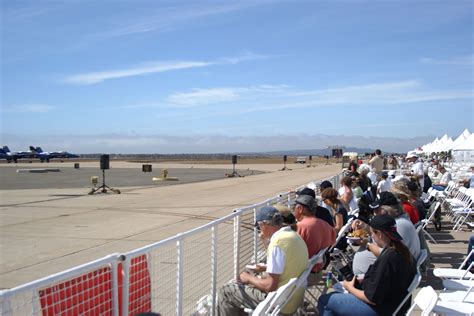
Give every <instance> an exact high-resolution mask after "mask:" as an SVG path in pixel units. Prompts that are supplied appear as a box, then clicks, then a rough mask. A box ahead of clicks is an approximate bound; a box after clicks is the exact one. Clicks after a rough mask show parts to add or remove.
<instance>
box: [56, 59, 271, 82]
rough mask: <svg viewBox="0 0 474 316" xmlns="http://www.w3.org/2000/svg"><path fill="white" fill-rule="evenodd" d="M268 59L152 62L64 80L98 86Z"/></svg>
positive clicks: (72, 76) (73, 76)
mask: <svg viewBox="0 0 474 316" xmlns="http://www.w3.org/2000/svg"><path fill="white" fill-rule="evenodd" d="M263 58H267V56H264V55H258V54H253V53H245V54H242V55H241V56H237V57H228V58H220V59H216V60H212V61H168V62H150V63H146V64H142V65H138V66H133V67H130V68H125V69H117V70H106V71H98V72H88V73H83V74H77V75H71V76H68V77H66V78H65V79H64V82H65V83H69V84H76V85H91V84H97V83H100V82H103V81H106V80H110V79H118V78H125V77H134V76H142V75H146V74H152V73H161V72H167V71H173V70H181V69H191V68H202V67H209V66H214V65H224V64H236V63H239V62H243V61H249V60H256V59H263Z"/></svg>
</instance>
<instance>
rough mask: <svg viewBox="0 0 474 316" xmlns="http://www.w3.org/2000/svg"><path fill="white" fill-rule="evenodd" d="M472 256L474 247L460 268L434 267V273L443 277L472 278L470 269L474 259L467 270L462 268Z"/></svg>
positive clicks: (473, 264)
mask: <svg viewBox="0 0 474 316" xmlns="http://www.w3.org/2000/svg"><path fill="white" fill-rule="evenodd" d="M471 256H474V249H473V250H471V252H469V254H468V255H467V256H466V258H465V259H464V261H463V262H462V263H461V265H460V266H459V268H457V269H452V268H436V269H433V275H434V276H435V277H438V278H441V279H471V278H472V277H473V274H472V273H471V272H470V271H469V270H470V269H471V268H472V267H473V266H474V261H472V262H471V264H470V265H469V267H468V268H467V269H466V270H464V269H462V268H463V267H464V266H465V265H466V263H467V262H468V260H469V259H470V258H471Z"/></svg>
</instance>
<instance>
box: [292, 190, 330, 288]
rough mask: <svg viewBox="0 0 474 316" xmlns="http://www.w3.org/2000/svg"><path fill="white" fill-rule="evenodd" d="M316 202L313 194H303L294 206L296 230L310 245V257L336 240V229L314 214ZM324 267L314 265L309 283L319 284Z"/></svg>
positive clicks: (307, 244)
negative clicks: (313, 208)
mask: <svg viewBox="0 0 474 316" xmlns="http://www.w3.org/2000/svg"><path fill="white" fill-rule="evenodd" d="M314 204H315V201H314V199H313V198H312V197H311V196H309V195H301V196H299V197H297V198H296V200H295V205H294V208H293V215H294V216H295V218H296V221H297V224H296V231H297V232H298V234H299V235H300V236H301V238H303V240H304V242H305V243H306V246H307V247H308V255H309V258H311V257H312V256H314V255H315V254H317V253H318V252H319V251H320V250H321V249H323V248H329V247H330V246H332V245H334V243H335V242H336V230H335V229H334V227H332V226H331V225H329V224H328V223H326V222H325V221H323V220H322V219H319V218H316V217H315V216H314V214H313V212H312V207H313V205H314ZM322 267H323V264H316V265H315V266H314V267H313V269H312V271H311V274H310V276H309V277H308V285H314V284H317V283H318V282H319V281H320V280H321V273H320V272H321V269H322Z"/></svg>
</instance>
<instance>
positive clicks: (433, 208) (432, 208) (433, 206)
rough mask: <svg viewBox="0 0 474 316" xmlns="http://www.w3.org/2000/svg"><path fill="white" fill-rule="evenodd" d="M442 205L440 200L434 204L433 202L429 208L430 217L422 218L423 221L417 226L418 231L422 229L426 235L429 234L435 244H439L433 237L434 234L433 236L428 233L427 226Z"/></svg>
mask: <svg viewBox="0 0 474 316" xmlns="http://www.w3.org/2000/svg"><path fill="white" fill-rule="evenodd" d="M439 206H440V202H434V203H433V204H431V206H430V208H429V210H428V214H429V215H428V218H426V219H422V220H421V223H420V224H419V225H418V227H417V228H416V232H417V233H418V232H419V231H420V230H422V231H423V234H425V235H426V236H428V238H429V239H430V240H431V241H432V242H433V243H435V244H437V242H436V240H435V239H434V238H433V236H431V234H430V233H428V231H427V230H426V229H425V228H426V226H428V224H430V223H431V222H432V220H433V218H434V216H435V215H436V210H437V209H438V207H439Z"/></svg>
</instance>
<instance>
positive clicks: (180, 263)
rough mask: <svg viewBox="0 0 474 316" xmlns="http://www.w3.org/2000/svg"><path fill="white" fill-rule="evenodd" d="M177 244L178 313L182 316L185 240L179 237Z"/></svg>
mask: <svg viewBox="0 0 474 316" xmlns="http://www.w3.org/2000/svg"><path fill="white" fill-rule="evenodd" d="M176 245H177V247H178V249H177V250H178V258H177V259H178V284H177V287H176V300H177V302H176V315H178V316H180V315H183V279H184V275H183V273H184V271H183V266H184V261H183V257H184V253H183V252H184V240H182V239H179V240H178V241H177V242H176Z"/></svg>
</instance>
